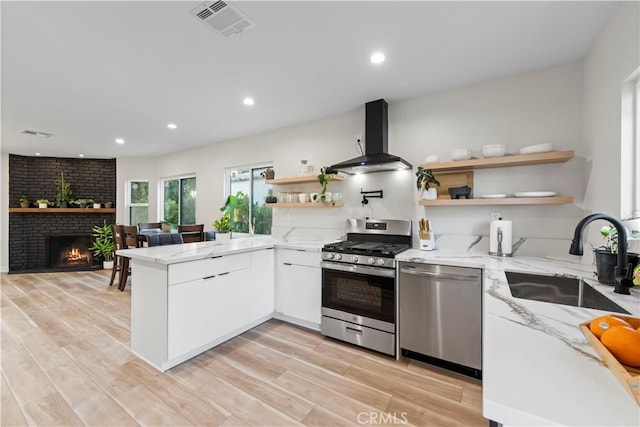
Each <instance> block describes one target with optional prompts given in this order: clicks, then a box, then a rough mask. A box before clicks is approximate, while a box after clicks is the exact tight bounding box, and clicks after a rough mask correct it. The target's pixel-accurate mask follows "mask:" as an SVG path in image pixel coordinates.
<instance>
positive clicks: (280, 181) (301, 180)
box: [265, 174, 344, 185]
mask: <svg viewBox="0 0 640 427" xmlns="http://www.w3.org/2000/svg"><path fill="white" fill-rule="evenodd" d="M327 178H328V179H329V181H330V182H331V181H344V176H342V175H333V174H330V175H327ZM265 182H266V183H267V184H272V185H288V184H310V183H314V182H315V183H318V177H317V175H310V176H291V177H286V178H275V179H267V180H266V181H265Z"/></svg>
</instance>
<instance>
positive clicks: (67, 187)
mask: <svg viewBox="0 0 640 427" xmlns="http://www.w3.org/2000/svg"><path fill="white" fill-rule="evenodd" d="M56 186H57V187H58V193H57V194H56V206H58V207H59V208H66V207H67V206H68V204H69V203H70V202H71V200H73V199H72V198H71V196H72V193H71V184H70V183H69V181H65V180H64V172H62V171H61V172H60V178H59V179H56Z"/></svg>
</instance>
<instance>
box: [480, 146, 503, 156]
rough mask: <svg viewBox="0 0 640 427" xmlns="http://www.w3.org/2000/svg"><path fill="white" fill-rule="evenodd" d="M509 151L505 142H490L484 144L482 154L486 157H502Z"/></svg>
mask: <svg viewBox="0 0 640 427" xmlns="http://www.w3.org/2000/svg"><path fill="white" fill-rule="evenodd" d="M506 153H507V147H505V146H504V144H488V145H483V146H482V154H483V155H484V156H485V157H502V156H504V155H505V154H506Z"/></svg>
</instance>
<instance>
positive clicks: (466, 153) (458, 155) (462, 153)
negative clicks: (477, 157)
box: [451, 148, 471, 160]
mask: <svg viewBox="0 0 640 427" xmlns="http://www.w3.org/2000/svg"><path fill="white" fill-rule="evenodd" d="M470 158H471V150H470V149H468V148H455V149H454V150H453V151H451V160H469V159H470Z"/></svg>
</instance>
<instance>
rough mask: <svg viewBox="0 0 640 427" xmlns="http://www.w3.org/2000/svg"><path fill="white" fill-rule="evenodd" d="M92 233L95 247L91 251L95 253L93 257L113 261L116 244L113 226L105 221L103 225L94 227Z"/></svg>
mask: <svg viewBox="0 0 640 427" xmlns="http://www.w3.org/2000/svg"><path fill="white" fill-rule="evenodd" d="M92 231H93V237H94V240H93V246H91V248H89V249H91V250H92V251H93V255H94V256H95V257H97V258H102V259H103V260H105V261H113V251H114V250H115V244H114V242H113V233H112V227H111V224H107V221H106V220H104V221H103V225H94V226H93V228H92Z"/></svg>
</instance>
